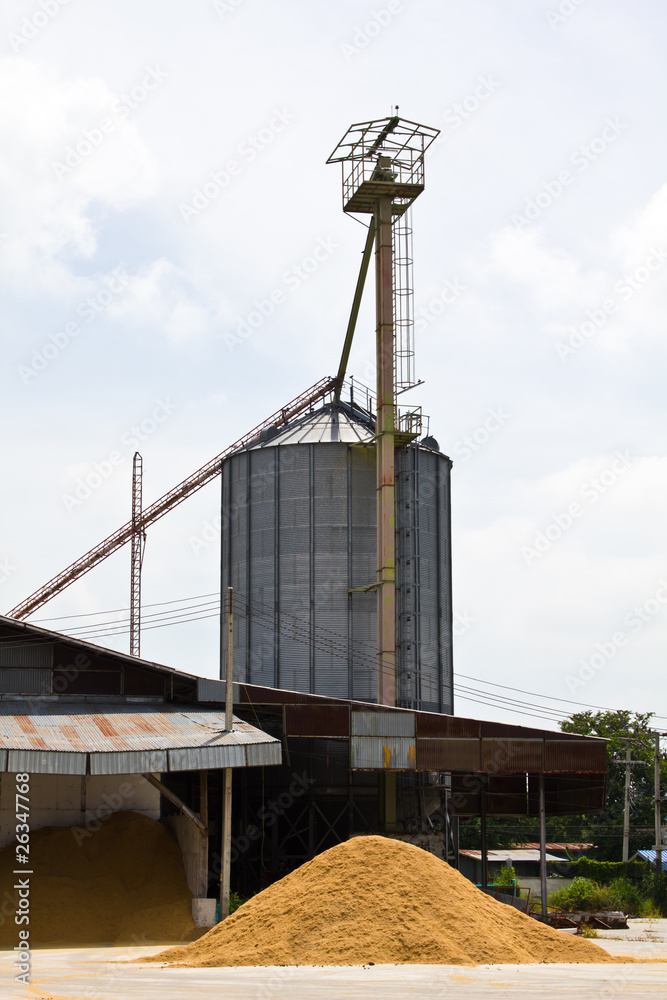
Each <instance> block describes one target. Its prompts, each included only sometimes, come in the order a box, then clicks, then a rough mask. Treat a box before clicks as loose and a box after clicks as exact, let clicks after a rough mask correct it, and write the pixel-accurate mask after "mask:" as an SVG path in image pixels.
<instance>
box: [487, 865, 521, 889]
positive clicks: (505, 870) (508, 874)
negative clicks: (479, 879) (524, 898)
mask: <svg viewBox="0 0 667 1000" xmlns="http://www.w3.org/2000/svg"><path fill="white" fill-rule="evenodd" d="M515 882H516V872H515V871H514V868H512V866H511V865H502V866H501V867H500V868H498V870H497V871H496V872H495V874H494V876H493V884H494V885H514V883H515Z"/></svg>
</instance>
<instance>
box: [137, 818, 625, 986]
mask: <svg viewBox="0 0 667 1000" xmlns="http://www.w3.org/2000/svg"><path fill="white" fill-rule="evenodd" d="M150 960H151V961H158V962H159V961H167V962H173V963H177V964H179V965H187V966H191V967H201V966H226V965H227V966H228V965H366V964H368V963H370V962H374V963H375V964H393V963H399V964H402V963H408V964H429V965H430V964H445V965H481V964H496V963H529V962H612V961H613V959H612V958H611V956H610V955H608V954H607V953H606V952H604V951H603V950H602V949H601V948H599V947H598V946H597V945H595V944H591V943H590V942H589V941H585V940H582V939H578V938H574V937H572V936H571V935H566V934H563V933H562V932H559V931H556V930H552V929H551V928H550V927H546V926H544V925H542V924H540V923H538V922H537V921H536V920H534V919H533V918H532V917H527V916H524V914H522V913H519V911H518V910H515V909H514V908H513V907H511V906H506V905H505V904H504V903H499V902H497V901H496V900H495V899H492V898H491V897H490V896H486V895H484V894H483V893H482V892H480V891H479V890H478V889H476V888H475V886H474V885H473V884H472V883H471V882H469V881H468V880H467V879H466V878H464V877H463V875H461V874H459V872H457V871H456V870H455V869H453V868H450V866H449V865H447V864H445V863H444V861H440V860H438V859H437V858H436V857H434V856H433V855H432V854H428V853H427V852H426V851H423V850H421V848H419V847H414V846H413V845H412V844H405V843H403V842H401V841H397V840H390V839H388V838H385V837H357V838H355V839H353V840H349V841H347V843H344V844H339V845H338V846H337V847H332V848H331V850H329V851H325V852H324V853H323V854H320V855H319V856H318V857H316V858H314V859H313V860H312V861H309V862H308V863H307V864H305V865H303V866H302V867H301V868H299V869H297V871H295V872H292V873H291V874H290V875H287V876H286V877H285V878H283V879H282V880H281V881H280V882H276V883H274V884H273V885H272V886H270V887H269V888H268V889H265V890H264V891H263V892H261V893H259V895H257V896H255V897H253V898H252V899H251V900H249V901H248V902H247V903H245V904H244V905H243V906H242V907H241V908H240V909H239V910H237V911H236V913H234V914H232V916H230V917H228V918H227V920H225V921H224V922H223V923H221V924H218V925H217V926H216V927H214V928H213V929H212V930H210V931H209V932H208V933H207V934H205V935H204V936H203V937H201V938H200V939H199V940H198V941H195V942H193V943H192V944H190V945H188V946H187V947H182V948H170V949H169V950H167V951H164V952H161V953H160V954H159V955H155V956H153V958H152V959H150ZM144 961H145V960H144Z"/></svg>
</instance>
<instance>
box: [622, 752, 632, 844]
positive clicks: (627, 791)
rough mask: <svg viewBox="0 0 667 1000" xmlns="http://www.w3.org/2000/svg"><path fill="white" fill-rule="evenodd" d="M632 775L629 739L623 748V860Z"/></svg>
mask: <svg viewBox="0 0 667 1000" xmlns="http://www.w3.org/2000/svg"><path fill="white" fill-rule="evenodd" d="M631 775H632V749H631V747H630V740H628V741H627V746H626V748H625V803H624V806H623V861H627V860H628V858H629V857H630V781H631Z"/></svg>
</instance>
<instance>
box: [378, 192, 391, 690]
mask: <svg viewBox="0 0 667 1000" xmlns="http://www.w3.org/2000/svg"><path fill="white" fill-rule="evenodd" d="M375 227H376V244H375V247H376V249H375V278H376V315H377V327H376V358H377V423H376V428H375V434H376V439H375V448H376V461H377V574H378V577H377V580H378V588H377V614H378V692H377V701H378V705H395V704H396V573H395V539H394V530H395V529H394V433H395V426H394V399H395V397H394V286H393V233H392V199H391V196H390V195H383V196H382V197H380V198H378V200H377V203H376V207H375Z"/></svg>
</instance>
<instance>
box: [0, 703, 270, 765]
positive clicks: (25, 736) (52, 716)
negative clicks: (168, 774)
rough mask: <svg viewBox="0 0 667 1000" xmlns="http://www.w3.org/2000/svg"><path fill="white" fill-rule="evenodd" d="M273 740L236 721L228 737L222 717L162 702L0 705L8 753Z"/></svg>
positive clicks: (0, 731)
mask: <svg viewBox="0 0 667 1000" xmlns="http://www.w3.org/2000/svg"><path fill="white" fill-rule="evenodd" d="M28 706H29V707H30V709H31V712H30V714H26V712H25V708H26V707H28ZM19 712H20V713H22V714H19ZM272 741H273V737H271V736H268V735H267V734H266V733H263V732H261V730H259V729H256V728H255V727H254V726H251V725H250V724H249V723H247V722H242V721H241V720H240V719H237V718H235V719H234V729H233V732H231V733H227V732H225V717H224V713H220V712H207V711H201V710H200V709H199V708H198V707H197V708H194V709H193V710H192V711H188V710H184V707H183V706H181V710H180V711H178V710H177V709H176V708H175V707H174V706H169V705H164V704H159V705H154V706H151V707H150V709H149V708H148V707H147V706H146V705H145V704H127V703H114V704H107V705H94V704H92V705H89V704H80V703H76V704H74V703H66V702H18V703H17V702H0V748H2V747H5V748H7V749H10V750H34V749H41V748H43V749H46V750H52V751H63V752H72V751H80V750H82V749H85V750H87V751H88V752H90V753H94V752H98V753H109V752H120V753H123V752H135V751H142V750H149V751H150V750H170V749H175V748H180V747H194V746H214V745H220V746H222V745H227V744H229V745H245V744H246V743H266V742H272Z"/></svg>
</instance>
